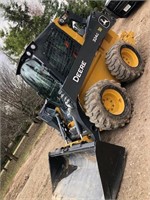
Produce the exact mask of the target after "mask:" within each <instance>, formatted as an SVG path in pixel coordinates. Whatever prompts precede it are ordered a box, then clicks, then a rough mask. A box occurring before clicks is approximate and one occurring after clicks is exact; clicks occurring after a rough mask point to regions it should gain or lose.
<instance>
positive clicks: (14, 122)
mask: <svg viewBox="0 0 150 200" xmlns="http://www.w3.org/2000/svg"><path fill="white" fill-rule="evenodd" d="M15 72H16V69H15V67H14V68H10V67H9V66H7V65H4V63H3V64H1V66H0V80H1V82H0V114H1V142H2V143H3V147H8V144H9V143H10V142H11V141H12V140H13V141H14V140H15V139H16V138H17V137H18V136H20V135H23V134H25V133H26V129H27V127H28V126H29V125H30V124H31V122H32V121H33V120H34V119H35V117H36V116H37V114H38V112H39V110H40V108H41V106H42V104H43V99H42V98H41V97H40V96H38V95H37V94H36V92H35V91H34V90H33V89H32V88H31V87H29V86H28V85H27V84H26V83H25V82H24V81H23V80H22V79H21V78H20V77H17V76H16V74H15ZM5 150H6V148H2V151H1V154H2V155H1V158H2V161H3V159H4V158H6V156H7V157H10V156H9V155H10V154H11V150H9V153H10V154H9V155H8V151H7V152H6V151H5Z"/></svg>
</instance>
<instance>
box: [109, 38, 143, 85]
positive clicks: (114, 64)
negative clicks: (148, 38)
mask: <svg viewBox="0 0 150 200" xmlns="http://www.w3.org/2000/svg"><path fill="white" fill-rule="evenodd" d="M106 65H107V67H108V69H109V71H110V73H111V74H112V75H113V76H114V77H115V78H116V79H117V80H119V81H120V82H131V81H133V80H135V79H137V78H138V77H140V76H141V75H142V74H143V71H144V62H143V60H142V58H141V55H140V53H139V52H138V51H137V50H136V49H135V48H134V47H133V46H132V45H130V44H127V43H125V42H123V41H119V42H117V43H116V44H115V45H114V46H112V48H111V49H110V50H109V51H108V53H107V54H106Z"/></svg>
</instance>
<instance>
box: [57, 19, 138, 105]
mask: <svg viewBox="0 0 150 200" xmlns="http://www.w3.org/2000/svg"><path fill="white" fill-rule="evenodd" d="M54 23H55V24H56V26H58V27H59V28H60V29H61V30H62V31H64V32H65V33H66V34H68V35H69V36H70V37H72V38H73V39H74V40H76V41H77V42H78V43H79V44H81V45H83V43H84V40H85V38H84V37H82V36H80V35H79V34H78V33H77V32H75V31H74V30H72V29H71V28H70V27H69V26H68V25H67V24H66V25H63V26H61V25H59V23H58V18H56V19H55V20H54ZM118 40H123V41H125V42H127V43H130V44H135V40H134V33H133V32H129V33H127V32H125V31H124V32H122V34H121V36H120V37H119V36H118V35H117V34H116V33H115V32H114V31H112V30H109V32H108V33H107V35H106V37H105V39H104V40H103V42H102V45H101V47H100V48H99V49H98V51H97V53H96V55H95V57H94V58H93V61H92V64H91V67H90V69H89V72H88V74H87V76H86V78H85V80H84V83H83V85H82V87H81V90H80V93H79V100H80V103H81V106H82V107H83V105H84V96H85V93H86V91H87V90H88V89H89V88H90V87H91V86H92V85H94V84H95V83H96V82H98V81H99V80H104V79H107V80H113V79H114V80H115V78H114V77H113V76H112V75H111V74H110V72H109V70H108V69H107V66H106V64H105V55H106V53H107V52H108V51H109V49H110V48H111V47H112V46H113V45H114V44H115V43H116V42H117V41H118ZM87 51H88V52H89V54H90V49H87Z"/></svg>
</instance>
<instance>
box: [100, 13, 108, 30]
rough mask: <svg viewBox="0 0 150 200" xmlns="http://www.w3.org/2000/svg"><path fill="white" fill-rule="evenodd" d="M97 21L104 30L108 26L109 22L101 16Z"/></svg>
mask: <svg viewBox="0 0 150 200" xmlns="http://www.w3.org/2000/svg"><path fill="white" fill-rule="evenodd" d="M98 21H99V23H100V24H101V25H102V26H103V27H105V28H108V27H109V26H110V21H109V20H108V19H107V18H106V17H105V16H103V15H102V16H100V17H99V19H98Z"/></svg>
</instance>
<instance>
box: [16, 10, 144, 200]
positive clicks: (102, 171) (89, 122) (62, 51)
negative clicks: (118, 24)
mask: <svg viewBox="0 0 150 200" xmlns="http://www.w3.org/2000/svg"><path fill="white" fill-rule="evenodd" d="M72 21H74V22H77V23H78V24H80V28H77V27H74V26H73V25H72ZM115 21H116V19H115V17H114V16H113V14H110V12H109V11H108V10H107V9H104V10H103V11H102V12H99V11H94V12H92V13H91V14H90V16H89V17H88V18H87V19H83V18H82V17H80V16H78V15H76V14H73V13H72V12H69V11H67V12H66V13H65V14H63V15H62V16H61V17H59V18H56V19H55V20H54V21H53V22H52V23H51V24H49V25H48V27H47V28H46V29H45V30H44V31H43V32H42V33H41V34H40V35H39V36H38V37H37V38H36V39H35V41H33V42H31V44H29V46H28V47H27V48H26V50H25V52H24V54H23V55H22V56H21V58H20V62H19V65H18V69H17V74H20V75H21V76H22V78H23V79H24V80H25V81H26V82H27V83H28V84H29V85H31V86H32V87H33V88H34V89H35V90H37V91H38V93H39V94H40V95H42V96H43V97H44V98H45V99H47V100H46V102H45V105H44V107H43V108H42V111H41V112H40V116H41V117H43V116H46V117H45V121H48V124H49V125H51V126H53V127H54V128H56V129H58V130H59V132H60V135H61V136H62V138H63V139H64V141H65V142H66V145H65V146H64V147H62V148H60V149H56V150H55V151H54V152H51V153H49V164H50V171H51V180H52V185H53V198H52V199H64V200H73V199H76V200H85V199H89V200H92V199H93V200H98V199H114V198H116V196H117V193H118V191H119V187H120V183H121V179H122V175H123V172H124V166H125V159H126V152H125V148H124V147H120V146H117V145H113V144H109V143H105V142H102V141H101V137H100V133H101V132H102V131H105V130H112V129H116V128H118V127H122V126H124V125H125V124H126V123H129V120H130V118H131V112H132V105H131V101H130V98H129V96H128V94H127V92H126V90H125V89H124V88H122V87H121V84H120V83H119V82H130V81H133V80H135V79H136V78H138V77H139V76H140V75H141V74H142V73H143V62H142V59H141V56H140V54H139V52H138V51H137V50H136V49H135V47H134V43H135V41H134V37H133V34H132V33H129V34H128V33H126V32H124V33H123V34H122V35H121V36H120V37H119V36H118V35H117V34H116V33H114V32H113V31H112V30H111V27H112V26H113V25H114V23H115ZM43 118H44V117H43Z"/></svg>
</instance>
